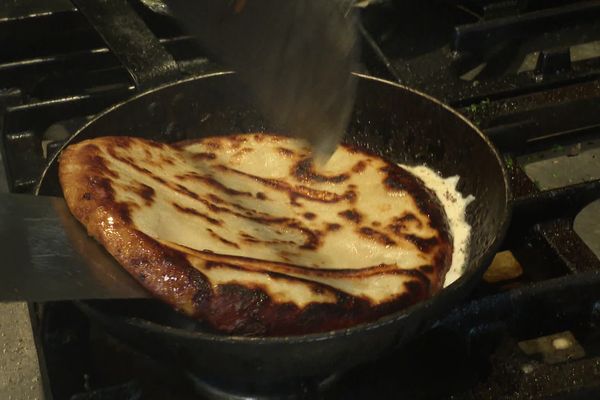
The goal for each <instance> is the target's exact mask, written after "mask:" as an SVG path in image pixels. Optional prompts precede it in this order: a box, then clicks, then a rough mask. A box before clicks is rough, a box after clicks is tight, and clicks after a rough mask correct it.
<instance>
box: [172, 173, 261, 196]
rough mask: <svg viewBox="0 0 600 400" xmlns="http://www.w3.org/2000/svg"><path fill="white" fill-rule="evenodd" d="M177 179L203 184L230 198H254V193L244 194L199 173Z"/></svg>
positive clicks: (187, 174) (188, 174)
mask: <svg viewBox="0 0 600 400" xmlns="http://www.w3.org/2000/svg"><path fill="white" fill-rule="evenodd" d="M176 178H178V179H181V180H191V181H196V182H202V183H204V184H205V185H208V186H211V187H212V188H214V189H217V190H219V191H220V192H223V193H226V194H228V195H230V196H247V197H252V193H250V192H244V191H241V190H236V189H232V188H230V187H228V186H225V185H224V184H222V183H221V182H220V181H218V180H217V179H215V178H213V177H212V176H208V175H201V174H199V173H197V172H188V173H185V174H182V175H177V176H176Z"/></svg>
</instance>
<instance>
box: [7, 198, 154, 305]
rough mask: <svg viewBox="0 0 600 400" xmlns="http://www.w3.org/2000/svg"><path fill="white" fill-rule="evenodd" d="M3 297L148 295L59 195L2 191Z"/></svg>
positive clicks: (46, 297) (73, 298)
mask: <svg viewBox="0 0 600 400" xmlns="http://www.w3.org/2000/svg"><path fill="white" fill-rule="evenodd" d="M0 255H1V257H2V261H0V301H38V302H42V301H57V300H88V299H124V298H143V297H149V294H148V292H147V291H145V290H144V289H143V288H142V287H141V286H140V285H139V284H138V283H137V282H136V281H135V280H134V279H133V278H132V277H131V276H130V275H129V274H128V273H127V272H126V271H125V270H124V269H123V268H122V267H121V266H120V265H119V264H118V263H117V261H116V260H115V259H114V258H113V257H112V256H111V255H110V254H108V253H107V252H106V251H105V250H104V249H103V248H102V246H100V244H98V243H97V242H96V241H95V240H94V239H92V238H91V237H89V236H88V234H87V232H86V231H85V228H84V227H83V226H82V225H81V224H80V223H79V222H78V221H77V220H76V219H75V218H74V217H73V216H72V215H71V213H70V211H69V209H68V208H67V205H66V203H65V201H64V200H63V199H61V198H58V197H46V196H29V195H15V194H5V193H3V194H0Z"/></svg>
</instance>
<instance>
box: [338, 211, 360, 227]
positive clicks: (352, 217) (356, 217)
mask: <svg viewBox="0 0 600 400" xmlns="http://www.w3.org/2000/svg"><path fill="white" fill-rule="evenodd" d="M338 215H339V216H340V217H342V218H344V219H347V220H348V221H352V222H354V223H355V224H360V223H361V221H362V215H361V214H360V213H359V212H358V211H356V210H346V211H340V212H339V213H338Z"/></svg>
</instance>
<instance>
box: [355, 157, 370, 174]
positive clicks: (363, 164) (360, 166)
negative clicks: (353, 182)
mask: <svg viewBox="0 0 600 400" xmlns="http://www.w3.org/2000/svg"><path fill="white" fill-rule="evenodd" d="M366 168H367V163H366V162H365V161H363V160H361V161H359V162H357V163H356V164H354V166H353V167H352V172H354V173H356V174H360V173H361V172H363V171H364V170H365V169H366Z"/></svg>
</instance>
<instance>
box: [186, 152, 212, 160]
mask: <svg viewBox="0 0 600 400" xmlns="http://www.w3.org/2000/svg"><path fill="white" fill-rule="evenodd" d="M192 158H193V159H194V160H198V161H203V160H214V159H215V158H217V155H216V154H215V153H209V152H200V153H193V154H192Z"/></svg>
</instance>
